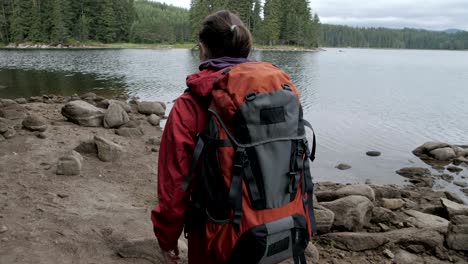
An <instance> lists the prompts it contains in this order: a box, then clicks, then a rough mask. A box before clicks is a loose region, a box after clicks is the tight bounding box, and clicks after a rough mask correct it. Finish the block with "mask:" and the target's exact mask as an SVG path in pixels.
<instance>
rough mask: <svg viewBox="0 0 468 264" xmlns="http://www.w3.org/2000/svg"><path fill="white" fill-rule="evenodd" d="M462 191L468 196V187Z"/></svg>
mask: <svg viewBox="0 0 468 264" xmlns="http://www.w3.org/2000/svg"><path fill="white" fill-rule="evenodd" d="M460 191H462V192H463V193H464V194H465V195H466V196H468V189H461V190H460Z"/></svg>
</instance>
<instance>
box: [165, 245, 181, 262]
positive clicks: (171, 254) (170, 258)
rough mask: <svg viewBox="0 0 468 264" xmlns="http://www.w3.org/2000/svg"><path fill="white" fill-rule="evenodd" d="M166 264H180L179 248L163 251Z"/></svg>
mask: <svg viewBox="0 0 468 264" xmlns="http://www.w3.org/2000/svg"><path fill="white" fill-rule="evenodd" d="M163 258H164V264H178V263H179V260H180V258H179V248H177V247H176V248H175V249H173V250H169V251H163Z"/></svg>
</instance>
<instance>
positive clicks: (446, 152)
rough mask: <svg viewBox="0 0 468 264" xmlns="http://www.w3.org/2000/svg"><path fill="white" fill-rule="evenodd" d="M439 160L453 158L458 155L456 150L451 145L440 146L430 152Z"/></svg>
mask: <svg viewBox="0 0 468 264" xmlns="http://www.w3.org/2000/svg"><path fill="white" fill-rule="evenodd" d="M429 153H430V154H431V155H432V156H434V158H435V159H437V160H444V161H446V160H452V159H454V158H456V157H457V155H456V154H455V151H454V150H453V148H451V147H445V148H438V149H434V150H432V151H430V152H429Z"/></svg>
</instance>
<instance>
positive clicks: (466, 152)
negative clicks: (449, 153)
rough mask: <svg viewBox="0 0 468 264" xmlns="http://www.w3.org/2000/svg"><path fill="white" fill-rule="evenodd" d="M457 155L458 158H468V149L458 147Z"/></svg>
mask: <svg viewBox="0 0 468 264" xmlns="http://www.w3.org/2000/svg"><path fill="white" fill-rule="evenodd" d="M455 153H456V154H457V157H461V158H463V157H465V156H468V147H466V146H464V147H457V148H456V150H455Z"/></svg>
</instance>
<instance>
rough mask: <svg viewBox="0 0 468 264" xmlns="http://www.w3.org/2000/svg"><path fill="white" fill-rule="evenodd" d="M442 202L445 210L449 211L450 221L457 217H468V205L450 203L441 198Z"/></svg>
mask: <svg viewBox="0 0 468 264" xmlns="http://www.w3.org/2000/svg"><path fill="white" fill-rule="evenodd" d="M440 202H441V203H442V205H443V206H444V208H445V209H446V210H447V213H448V215H449V217H450V219H452V218H453V217H455V216H456V215H466V216H468V206H467V205H464V204H459V203H456V202H452V201H450V200H448V199H444V198H440ZM467 242H468V241H467Z"/></svg>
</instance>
